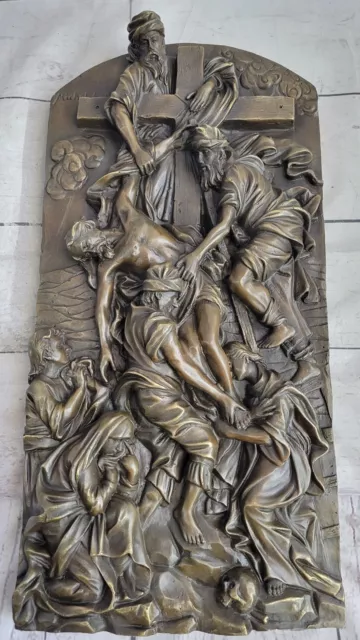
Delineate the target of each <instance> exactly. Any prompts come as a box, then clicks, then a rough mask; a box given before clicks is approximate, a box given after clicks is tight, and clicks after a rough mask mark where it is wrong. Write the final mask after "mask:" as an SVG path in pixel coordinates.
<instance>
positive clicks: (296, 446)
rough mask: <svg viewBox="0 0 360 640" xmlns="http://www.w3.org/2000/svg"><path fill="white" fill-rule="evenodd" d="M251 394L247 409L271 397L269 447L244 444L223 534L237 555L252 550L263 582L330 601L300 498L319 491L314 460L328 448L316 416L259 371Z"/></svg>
mask: <svg viewBox="0 0 360 640" xmlns="http://www.w3.org/2000/svg"><path fill="white" fill-rule="evenodd" d="M251 395H253V398H254V402H261V401H262V400H264V399H265V398H270V399H271V401H272V403H273V404H274V406H275V410H274V412H273V414H272V415H271V416H270V417H269V418H267V419H266V420H264V421H263V422H262V424H261V428H262V429H263V430H264V431H265V432H266V433H267V434H268V435H269V436H270V438H271V444H269V445H258V446H253V445H250V446H248V445H244V448H245V449H247V464H246V466H245V465H244V473H243V476H242V478H241V479H240V481H239V484H238V486H237V488H236V490H235V492H234V495H233V500H232V505H231V510H230V515H229V519H228V522H227V524H226V531H227V533H228V534H229V535H230V536H231V537H233V538H234V539H235V540H236V541H237V543H236V546H237V548H239V549H240V548H241V547H248V544H249V543H251V544H252V545H253V546H254V547H255V555H256V556H258V557H259V558H260V560H261V569H260V571H261V574H262V578H263V579H271V578H273V579H278V580H281V581H282V582H284V583H285V584H288V585H293V586H300V587H302V588H308V587H309V584H310V585H311V586H312V587H313V588H315V589H316V590H319V591H322V592H323V593H327V594H329V595H332V596H336V595H337V594H338V592H339V591H340V588H341V582H340V580H337V579H335V578H333V577H331V576H329V575H328V574H326V573H325V571H323V570H322V569H321V568H320V567H319V566H318V563H317V560H316V559H315V557H316V556H320V555H321V547H322V540H321V532H320V528H319V523H318V520H317V516H316V512H315V510H314V509H310V508H309V504H307V503H306V500H305V499H304V497H305V496H306V494H307V496H317V495H320V494H321V493H322V492H323V485H322V483H321V480H320V477H319V471H320V470H319V468H318V464H319V462H318V461H319V459H320V458H321V457H322V456H323V455H325V454H326V453H327V451H328V445H327V443H326V441H325V440H324V438H323V436H322V435H321V432H320V429H319V427H318V423H317V419H316V414H315V412H314V410H313V408H312V406H311V404H310V402H309V401H308V400H307V398H306V397H305V396H304V395H303V394H302V393H301V392H299V390H298V389H296V387H294V386H293V385H292V384H291V383H286V384H284V383H283V381H282V380H281V377H280V376H279V375H278V374H276V373H274V372H271V373H270V374H269V373H268V372H267V371H266V370H265V369H264V370H263V371H262V373H261V376H260V379H259V380H258V382H257V383H256V384H255V385H254V386H253V387H252V388H251ZM242 527H243V530H242Z"/></svg>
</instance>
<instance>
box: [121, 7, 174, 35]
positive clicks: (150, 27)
mask: <svg viewBox="0 0 360 640" xmlns="http://www.w3.org/2000/svg"><path fill="white" fill-rule="evenodd" d="M127 29H128V32H129V40H130V42H131V43H132V42H136V41H137V40H139V38H140V37H141V36H143V35H145V34H146V33H148V32H149V31H158V32H159V33H161V35H162V36H164V35H165V30H164V25H163V23H162V21H161V18H160V16H159V15H158V14H157V13H155V11H142V12H141V13H138V14H137V15H136V16H134V17H133V19H132V20H131V22H129V24H128V28H127Z"/></svg>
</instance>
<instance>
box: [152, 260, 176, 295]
mask: <svg viewBox="0 0 360 640" xmlns="http://www.w3.org/2000/svg"><path fill="white" fill-rule="evenodd" d="M184 289H185V282H184V280H183V279H182V278H180V276H179V272H178V270H177V269H176V268H175V267H173V266H172V265H170V264H161V265H158V266H156V267H153V268H152V269H149V271H148V272H147V277H146V280H145V281H144V283H143V290H144V291H159V292H160V291H178V292H179V293H182V292H183V291H184Z"/></svg>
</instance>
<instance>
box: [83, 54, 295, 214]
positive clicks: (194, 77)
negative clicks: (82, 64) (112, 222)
mask: <svg viewBox="0 0 360 640" xmlns="http://www.w3.org/2000/svg"><path fill="white" fill-rule="evenodd" d="M203 81H204V47H202V46H201V45H179V47H178V55H177V76H176V91H175V94H161V95H153V94H146V95H144V97H143V98H142V100H141V102H140V104H139V105H138V117H139V118H141V120H142V121H143V122H144V121H145V122H149V123H154V124H155V123H156V124H158V123H164V124H165V123H166V124H170V125H172V126H173V127H175V126H176V124H177V122H178V121H179V119H180V116H181V115H182V114H183V112H184V109H185V108H186V100H185V99H186V96H187V95H188V94H189V93H191V92H193V91H196V90H197V89H198V88H199V87H200V86H201V85H202V83H203ZM106 100H107V98H87V97H80V98H79V106H78V113H77V123H78V126H79V127H84V128H102V129H103V128H105V127H107V126H109V122H108V120H107V118H106V114H105V111H104V105H105V102H106ZM294 118H295V104H294V99H293V98H287V97H282V96H281V97H279V96H275V97H273V96H253V97H245V96H243V97H240V98H238V99H237V100H236V102H235V104H234V106H233V107H232V109H231V111H230V112H229V114H228V116H227V118H226V119H225V120H224V122H223V123H222V125H226V126H227V127H228V128H229V129H237V130H239V129H252V130H264V129H291V128H292V127H293V126H294ZM200 212H201V191H200V186H199V183H198V181H197V179H196V176H195V175H194V173H193V171H192V165H191V158H190V154H189V152H188V151H177V152H176V154H175V197H174V223H175V224H184V225H186V224H191V225H197V224H200Z"/></svg>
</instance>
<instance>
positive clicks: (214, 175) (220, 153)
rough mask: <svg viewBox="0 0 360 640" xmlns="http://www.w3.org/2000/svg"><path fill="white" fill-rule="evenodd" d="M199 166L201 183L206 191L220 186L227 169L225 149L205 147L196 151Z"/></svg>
mask: <svg viewBox="0 0 360 640" xmlns="http://www.w3.org/2000/svg"><path fill="white" fill-rule="evenodd" d="M195 157H196V162H197V165H198V168H199V174H200V184H201V188H202V189H203V190H204V191H208V190H209V189H211V188H213V189H217V188H218V187H220V185H221V182H222V178H223V175H224V170H225V163H226V154H225V151H224V149H221V148H218V149H216V148H215V149H210V148H205V149H201V151H197V152H196V153H195Z"/></svg>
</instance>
